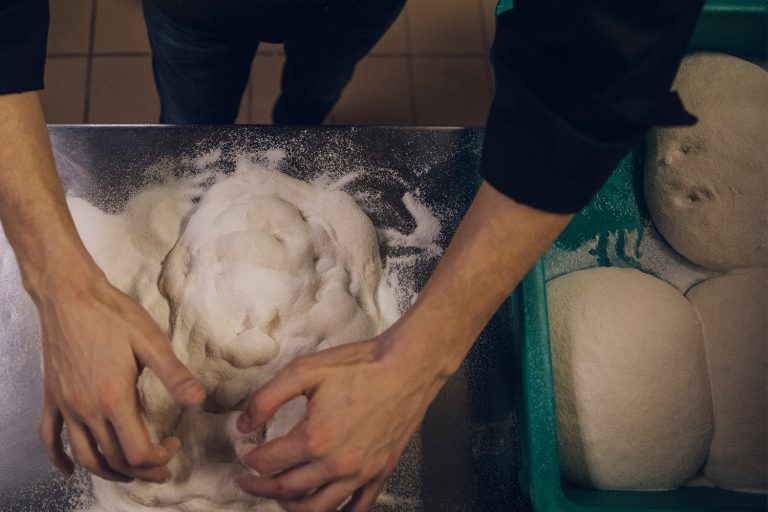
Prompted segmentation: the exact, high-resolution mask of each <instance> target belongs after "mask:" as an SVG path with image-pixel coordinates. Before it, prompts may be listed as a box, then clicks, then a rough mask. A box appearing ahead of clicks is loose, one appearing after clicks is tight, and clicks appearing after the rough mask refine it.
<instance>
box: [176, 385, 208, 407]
mask: <svg viewBox="0 0 768 512" xmlns="http://www.w3.org/2000/svg"><path fill="white" fill-rule="evenodd" d="M178 393H179V396H181V398H182V400H184V401H185V402H195V401H197V400H199V398H200V395H201V394H203V393H205V390H204V389H203V386H201V385H200V383H199V382H197V381H194V380H190V381H187V382H185V383H184V384H182V386H181V388H180V389H179V391H178Z"/></svg>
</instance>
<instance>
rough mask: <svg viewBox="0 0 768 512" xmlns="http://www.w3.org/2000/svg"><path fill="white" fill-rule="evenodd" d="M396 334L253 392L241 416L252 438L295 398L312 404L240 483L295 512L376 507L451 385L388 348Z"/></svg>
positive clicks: (293, 369) (287, 373) (324, 356)
mask: <svg viewBox="0 0 768 512" xmlns="http://www.w3.org/2000/svg"><path fill="white" fill-rule="evenodd" d="M395 330H396V329H394V328H393V329H390V330H389V331H386V332H385V333H383V334H382V335H380V336H379V337H378V338H375V339H373V340H371V341H365V342H359V343H352V344H349V345H343V346H339V347H336V348H332V349H329V350H325V351H323V352H318V353H316V354H311V355H308V356H304V357H301V358H298V359H296V360H294V361H293V362H292V363H290V364H289V365H288V366H286V367H285V368H284V369H283V370H282V371H280V372H279V373H278V374H277V375H276V376H275V377H274V378H273V379H272V380H271V381H270V382H269V383H268V384H266V385H265V386H264V387H262V388H261V389H259V390H257V391H256V392H254V393H253V395H252V396H251V398H250V400H249V401H248V403H247V405H246V407H245V409H244V411H243V413H242V414H241V416H240V418H239V419H238V423H237V426H238V429H239V430H240V431H241V432H244V433H245V432H250V431H252V430H254V429H256V428H258V427H259V426H261V425H263V424H264V423H266V421H267V420H268V419H269V418H270V417H271V416H272V415H273V414H274V413H275V412H276V411H277V409H278V408H280V406H282V405H283V404H285V403H286V402H287V401H289V400H290V399H292V398H294V397H297V396H301V395H305V396H306V397H307V398H308V405H307V416H306V418H305V419H304V420H303V421H302V422H301V423H299V424H298V425H297V426H296V427H294V428H293V430H291V432H289V433H288V434H287V435H286V436H285V437H281V438H277V439H274V440H272V441H270V442H268V443H265V444H262V445H259V446H258V447H256V448H254V449H253V450H252V451H251V452H250V453H248V454H247V455H246V456H245V457H244V462H245V463H246V464H247V465H248V466H250V467H252V468H253V469H255V470H256V471H258V472H259V473H260V474H261V475H262V476H256V475H253V474H251V473H245V474H242V475H240V476H239V477H238V479H237V484H238V485H239V486H240V487H241V488H242V489H243V490H245V491H246V492H249V493H251V494H255V495H257V496H263V497H267V498H272V499H275V500H277V501H279V502H280V504H281V506H282V507H283V508H285V509H286V510H287V511H288V512H300V511H302V512H303V511H327V510H336V509H337V508H338V507H339V506H341V505H342V504H343V503H344V502H345V500H347V499H348V498H350V497H351V498H352V499H351V500H350V502H349V503H348V504H347V505H346V507H345V510H350V511H353V512H360V511H367V510H369V509H370V508H371V507H372V506H373V504H374V502H375V501H376V497H377V496H378V494H379V492H380V491H381V488H382V486H383V485H384V481H385V480H386V478H387V477H388V476H389V474H390V473H391V472H392V471H393V470H394V468H395V465H396V464H397V461H398V459H399V457H400V454H401V453H402V451H403V449H404V448H405V446H406V444H407V443H408V440H409V439H410V438H411V435H412V434H413V432H414V431H415V430H416V428H417V427H418V425H419V424H420V423H421V421H422V418H423V417H424V413H425V412H426V410H427V407H428V406H429V404H430V403H431V402H432V400H433V399H434V397H435V396H436V395H437V392H438V391H439V390H440V388H441V387H442V385H443V383H444V382H445V377H444V376H441V375H438V372H436V371H429V370H427V371H425V369H424V368H420V367H418V366H417V365H416V364H413V362H409V361H407V360H402V359H400V358H398V357H394V356H393V354H390V353H389V351H388V350H387V346H388V345H389V342H390V340H391V339H393V338H394V337H397V336H400V335H403V333H396V332H395Z"/></svg>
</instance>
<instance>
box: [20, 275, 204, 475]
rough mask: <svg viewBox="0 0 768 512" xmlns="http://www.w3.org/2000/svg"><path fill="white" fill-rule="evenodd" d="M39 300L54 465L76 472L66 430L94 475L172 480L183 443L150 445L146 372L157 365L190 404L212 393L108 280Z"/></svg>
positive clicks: (44, 428)
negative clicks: (140, 388) (143, 398)
mask: <svg viewBox="0 0 768 512" xmlns="http://www.w3.org/2000/svg"><path fill="white" fill-rule="evenodd" d="M96 270H98V269H96ZM99 273H100V272H99ZM33 298H34V299H35V302H36V304H37V306H38V311H39V314H40V323H41V326H42V335H43V363H44V368H45V380H44V382H45V384H44V385H45V399H44V405H43V414H42V420H41V424H40V438H41V440H42V442H43V444H44V445H45V448H46V451H47V454H48V458H49V459H50V460H51V462H53V464H54V465H55V466H56V467H57V468H59V469H60V470H61V471H62V472H64V473H65V474H67V475H69V474H71V473H72V472H73V470H74V465H73V462H72V460H70V458H69V457H68V456H67V455H66V453H65V451H64V447H63V443H62V439H61V433H62V426H64V425H66V428H67V433H68V435H69V441H70V445H71V449H72V454H73V456H74V460H75V462H76V463H77V464H79V465H81V466H84V467H85V468H86V469H88V470H89V471H90V472H92V473H93V474H95V475H98V476H100V477H101V478H105V479H107V480H114V481H129V480H130V479H132V478H138V479H141V480H147V481H152V482H161V481H164V480H167V479H168V478H170V476H171V473H170V470H169V468H168V467H167V466H166V464H167V463H168V461H169V460H170V459H171V457H172V456H173V455H174V453H175V452H176V451H177V450H178V449H179V441H178V440H177V439H175V438H168V439H165V440H164V441H163V442H162V443H160V444H155V443H153V442H152V441H151V440H150V437H149V434H148V432H147V429H146V427H145V425H144V422H143V420H142V413H141V405H140V403H139V400H138V395H137V389H136V380H137V378H138V375H139V372H140V371H141V368H142V366H147V367H149V368H150V369H151V370H152V371H153V372H154V373H155V374H157V376H158V377H159V378H160V380H161V381H162V383H163V384H164V385H165V387H166V388H167V389H168V391H169V392H170V393H171V395H172V396H173V397H174V398H175V399H176V400H177V401H179V402H181V403H183V404H186V405H195V404H199V403H200V402H201V401H202V400H203V398H204V394H205V391H204V390H203V388H202V385H201V384H200V383H199V382H198V381H197V380H196V379H195V377H194V376H193V375H192V374H191V373H190V372H189V370H187V368H185V367H184V365H183V364H182V363H181V362H180V361H179V360H178V359H177V358H176V356H175V355H174V353H173V351H172V350H171V344H170V342H169V341H168V339H167V337H166V336H165V335H164V334H163V333H162V331H161V330H160V329H159V327H158V326H157V325H156V324H155V323H154V322H153V321H152V319H151V318H150V317H149V315H148V314H147V312H146V311H144V309H142V307H141V306H140V305H138V304H137V303H136V302H134V301H133V300H131V299H130V298H129V297H127V296H125V295H123V294H122V293H121V292H120V291H118V290H117V289H115V288H113V287H112V286H111V285H110V284H109V283H108V282H107V280H106V279H105V278H104V277H103V274H102V275H101V276H98V277H97V278H95V279H92V280H91V279H87V278H81V279H77V280H75V282H74V283H70V284H62V286H60V287H57V288H55V289H50V290H48V291H47V292H45V293H41V292H40V291H39V290H38V291H37V292H36V293H33Z"/></svg>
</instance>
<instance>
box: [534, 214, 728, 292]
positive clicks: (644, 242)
mask: <svg viewBox="0 0 768 512" xmlns="http://www.w3.org/2000/svg"><path fill="white" fill-rule="evenodd" d="M600 237H605V239H606V240H605V242H606V243H605V244H601V243H600ZM598 251H600V252H598ZM600 261H607V262H608V264H609V266H611V267H624V268H636V269H638V270H641V271H643V272H646V273H648V274H651V275H654V276H656V277H658V278H659V279H662V280H663V281H666V282H667V283H669V284H671V285H672V286H674V287H675V288H677V289H678V290H679V291H680V292H682V293H685V292H687V291H688V290H689V289H690V288H691V287H692V286H695V285H696V284H698V283H700V282H702V281H704V280H705V279H709V278H711V277H715V276H718V275H720V273H719V272H715V271H712V270H708V269H705V268H703V267H700V266H698V265H696V264H695V263H691V262H690V261H688V260H686V259H685V258H683V257H682V256H680V254H678V253H677V252H675V250H674V249H672V248H671V247H670V246H669V244H667V243H666V241H665V240H664V239H663V238H662V237H661V235H660V234H659V232H658V231H657V230H656V228H655V227H654V225H653V224H652V223H651V222H650V221H646V223H645V227H644V228H643V230H642V231H638V230H624V231H620V232H613V233H608V234H603V235H597V236H595V238H594V239H592V240H589V241H587V242H585V243H584V244H583V245H582V246H581V247H578V248H577V249H576V250H565V249H560V248H558V247H557V245H554V246H552V247H551V248H550V249H549V251H548V252H547V253H546V254H545V255H544V269H545V275H546V280H547V281H550V280H551V279H554V278H556V277H558V276H561V275H563V274H567V273H569V272H575V271H577V270H583V269H587V268H591V267H596V266H599V265H600Z"/></svg>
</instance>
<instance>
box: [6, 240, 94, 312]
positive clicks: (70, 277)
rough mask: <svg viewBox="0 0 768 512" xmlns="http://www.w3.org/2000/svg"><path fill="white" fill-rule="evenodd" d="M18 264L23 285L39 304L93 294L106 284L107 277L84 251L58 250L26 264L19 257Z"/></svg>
mask: <svg viewBox="0 0 768 512" xmlns="http://www.w3.org/2000/svg"><path fill="white" fill-rule="evenodd" d="M19 266H20V267H21V275H22V283H23V285H24V288H25V289H26V290H27V293H29V295H30V296H31V297H32V300H33V301H34V302H35V303H36V304H37V305H38V307H40V306H41V305H42V304H43V303H49V302H57V301H61V300H66V299H65V298H66V297H72V296H82V295H84V294H88V293H95V290H97V289H98V288H99V286H100V285H102V284H106V283H107V278H106V276H105V275H104V273H103V272H102V271H101V269H99V268H98V266H97V265H96V264H95V263H94V262H93V260H92V259H91V257H90V255H89V254H88V253H87V252H85V253H84V254H83V253H81V252H80V251H61V252H59V253H57V255H56V256H54V257H41V258H37V259H36V260H35V261H27V262H26V263H24V262H23V261H22V259H21V258H19Z"/></svg>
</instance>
